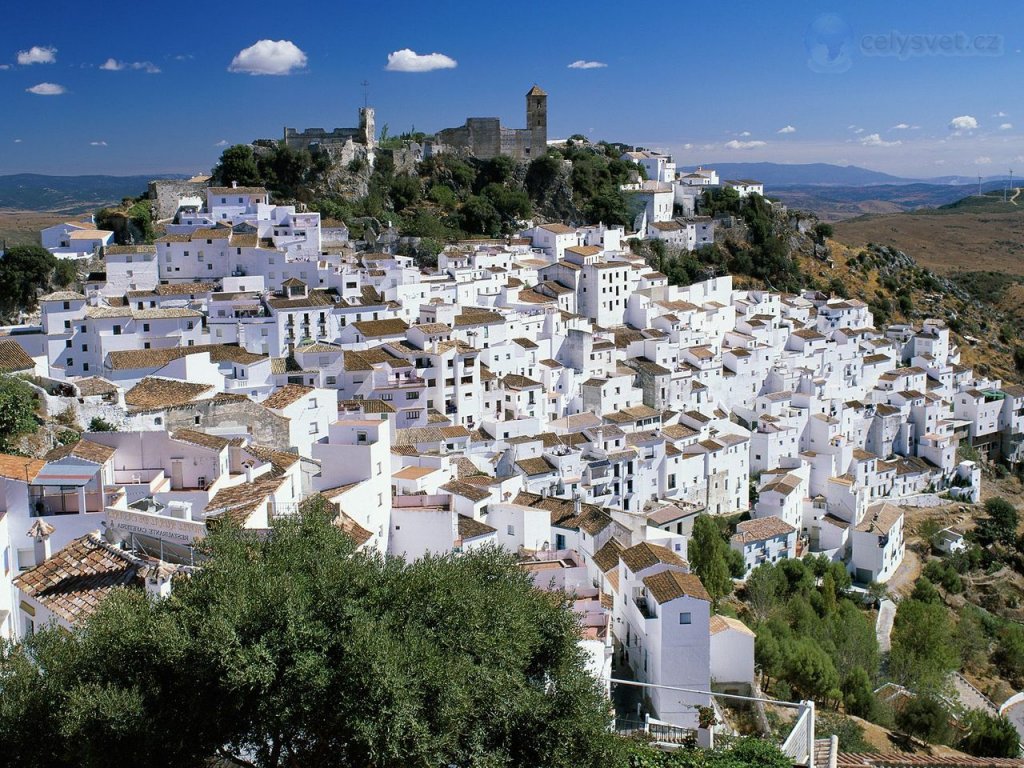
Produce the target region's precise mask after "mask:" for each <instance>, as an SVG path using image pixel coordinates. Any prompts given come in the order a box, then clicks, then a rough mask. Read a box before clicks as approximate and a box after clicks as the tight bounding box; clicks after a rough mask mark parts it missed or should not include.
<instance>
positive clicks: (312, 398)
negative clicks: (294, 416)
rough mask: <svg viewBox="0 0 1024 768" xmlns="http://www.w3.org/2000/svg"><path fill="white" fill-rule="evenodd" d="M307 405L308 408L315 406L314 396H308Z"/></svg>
mask: <svg viewBox="0 0 1024 768" xmlns="http://www.w3.org/2000/svg"><path fill="white" fill-rule="evenodd" d="M309 407H310V408H316V398H315V397H311V398H309Z"/></svg>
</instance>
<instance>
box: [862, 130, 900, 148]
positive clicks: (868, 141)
mask: <svg viewBox="0 0 1024 768" xmlns="http://www.w3.org/2000/svg"><path fill="white" fill-rule="evenodd" d="M860 143H861V145H862V146H865V147H895V146H897V145H899V144H902V143H903V142H902V141H899V140H897V141H885V140H883V139H882V137H881V136H880V135H878V134H877V133H869V134H868V135H867V136H862V137H861V138H860Z"/></svg>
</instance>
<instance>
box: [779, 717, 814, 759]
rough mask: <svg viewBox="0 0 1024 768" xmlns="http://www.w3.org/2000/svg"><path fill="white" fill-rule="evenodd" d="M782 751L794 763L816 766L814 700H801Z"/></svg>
mask: <svg viewBox="0 0 1024 768" xmlns="http://www.w3.org/2000/svg"><path fill="white" fill-rule="evenodd" d="M782 751H783V753H784V754H786V755H788V756H789V758H790V759H791V760H792V761H793V765H806V766H808V768H813V766H814V702H813V701H808V702H801V703H800V714H799V715H798V716H797V719H796V722H795V723H794V724H793V729H792V730H791V731H790V732H789V736H787V737H786V740H785V741H784V742H782Z"/></svg>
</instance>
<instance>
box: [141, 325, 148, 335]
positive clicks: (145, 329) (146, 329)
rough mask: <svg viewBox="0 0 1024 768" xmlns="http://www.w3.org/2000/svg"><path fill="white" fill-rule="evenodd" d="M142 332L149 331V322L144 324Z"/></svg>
mask: <svg viewBox="0 0 1024 768" xmlns="http://www.w3.org/2000/svg"><path fill="white" fill-rule="evenodd" d="M142 332H143V333H149V323H143V324H142Z"/></svg>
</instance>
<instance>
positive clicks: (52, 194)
mask: <svg viewBox="0 0 1024 768" xmlns="http://www.w3.org/2000/svg"><path fill="white" fill-rule="evenodd" d="M175 178H185V177H184V176H179V175H173V174H166V175H162V176H44V175H41V174H37V173H19V174H14V175H9V176H0V208H9V209H13V210H18V211H36V212H54V213H60V214H63V215H73V214H79V213H86V212H92V211H94V210H95V209H96V208H100V207H102V206H104V205H109V204H111V203H117V202H120V201H121V199H122V198H125V197H136V196H138V195H141V194H143V193H144V192H145V191H146V187H147V185H148V184H149V182H150V181H151V180H152V179H175Z"/></svg>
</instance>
